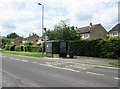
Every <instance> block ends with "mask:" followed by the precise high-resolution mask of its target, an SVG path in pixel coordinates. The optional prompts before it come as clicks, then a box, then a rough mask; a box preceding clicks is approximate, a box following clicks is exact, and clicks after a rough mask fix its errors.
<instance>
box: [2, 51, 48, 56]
mask: <svg viewBox="0 0 120 89" xmlns="http://www.w3.org/2000/svg"><path fill="white" fill-rule="evenodd" d="M2 53H6V54H15V55H23V56H33V57H45V56H46V54H45V53H42V52H18V51H2Z"/></svg>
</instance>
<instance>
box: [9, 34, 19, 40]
mask: <svg viewBox="0 0 120 89" xmlns="http://www.w3.org/2000/svg"><path fill="white" fill-rule="evenodd" d="M17 37H19V35H18V34H16V33H10V34H8V35H7V38H10V39H15V38H17Z"/></svg>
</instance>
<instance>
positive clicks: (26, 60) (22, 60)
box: [14, 59, 28, 62]
mask: <svg viewBox="0 0 120 89" xmlns="http://www.w3.org/2000/svg"><path fill="white" fill-rule="evenodd" d="M14 60H16V61H22V62H28V61H27V60H21V59H14Z"/></svg>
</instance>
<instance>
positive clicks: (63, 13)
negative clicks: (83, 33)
mask: <svg viewBox="0 0 120 89" xmlns="http://www.w3.org/2000/svg"><path fill="white" fill-rule="evenodd" d="M38 2H40V3H42V4H43V5H44V7H45V11H44V13H45V16H44V27H46V28H48V29H53V28H54V25H56V24H58V23H59V22H60V20H66V19H70V24H71V25H73V26H77V27H82V26H86V25H89V23H90V22H93V24H96V23H101V24H102V25H103V26H104V27H105V28H106V29H107V30H110V28H112V27H113V26H114V25H115V24H116V23H117V21H118V0H92V2H91V1H90V0H41V1H39V0H30V1H29V0H1V1H0V12H1V14H0V28H1V31H2V35H6V34H8V33H10V32H16V33H18V34H19V35H21V36H28V34H30V33H33V32H34V33H36V34H38V35H41V32H42V31H41V30H42V28H41V20H42V16H41V14H42V7H41V6H40V5H37V3H38Z"/></svg>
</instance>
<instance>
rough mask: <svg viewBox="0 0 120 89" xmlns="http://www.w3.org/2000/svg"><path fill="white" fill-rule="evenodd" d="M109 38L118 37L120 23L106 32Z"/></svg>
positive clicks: (119, 34)
mask: <svg viewBox="0 0 120 89" xmlns="http://www.w3.org/2000/svg"><path fill="white" fill-rule="evenodd" d="M108 36H109V37H116V36H119V37H120V23H118V24H117V25H115V26H114V27H113V28H112V29H111V30H110V31H109V32H108Z"/></svg>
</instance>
